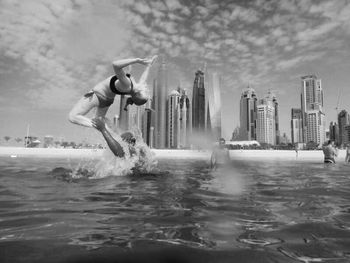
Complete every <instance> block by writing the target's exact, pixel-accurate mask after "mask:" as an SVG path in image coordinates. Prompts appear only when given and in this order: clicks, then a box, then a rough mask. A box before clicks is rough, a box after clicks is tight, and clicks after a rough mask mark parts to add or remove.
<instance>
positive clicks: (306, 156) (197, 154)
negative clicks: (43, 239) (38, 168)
mask: <svg viewBox="0 0 350 263" xmlns="http://www.w3.org/2000/svg"><path fill="white" fill-rule="evenodd" d="M104 151H106V149H69V148H24V147H0V158H21V157H40V158H91V159H94V158H98V157H100V156H102V153H103V152H104ZM152 152H153V153H154V154H155V156H156V158H157V159H186V160H187V159H192V160H193V159H194V160H206V161H209V160H210V155H211V151H208V150H181V149H164V150H160V149H152ZM230 157H231V159H232V160H251V161H252V162H253V161H255V160H289V161H296V160H297V161H320V162H322V161H323V152H322V151H320V150H318V151H306V150H302V151H299V152H298V156H297V154H296V152H295V151H294V150H230ZM336 159H337V160H338V161H339V162H342V161H344V160H345V150H339V152H338V157H337V158H336Z"/></svg>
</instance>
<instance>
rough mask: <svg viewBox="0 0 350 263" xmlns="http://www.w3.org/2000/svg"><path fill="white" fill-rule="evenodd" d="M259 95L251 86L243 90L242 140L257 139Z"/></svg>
mask: <svg viewBox="0 0 350 263" xmlns="http://www.w3.org/2000/svg"><path fill="white" fill-rule="evenodd" d="M256 118H257V97H256V94H255V90H254V89H253V88H251V87H249V86H248V87H247V89H245V90H243V92H242V95H241V100H240V131H239V138H240V140H247V141H251V140H256Z"/></svg>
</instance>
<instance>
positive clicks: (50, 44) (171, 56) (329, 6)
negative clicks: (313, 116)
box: [0, 0, 350, 142]
mask: <svg viewBox="0 0 350 263" xmlns="http://www.w3.org/2000/svg"><path fill="white" fill-rule="evenodd" d="M0 22H1V30H0V36H1V39H2V42H1V43H0V90H1V92H2V94H1V96H0V120H1V121H2V123H4V124H6V125H1V127H0V136H1V138H2V137H3V136H5V135H9V136H11V137H12V138H15V137H24V136H25V135H26V130H27V126H28V124H30V130H31V135H33V136H38V137H44V136H45V135H53V136H55V137H65V138H66V139H67V140H69V141H72V140H74V141H77V142H78V141H82V140H84V139H85V138H88V139H89V138H91V139H94V138H95V137H97V136H96V134H97V133H96V132H95V131H94V130H93V129H87V128H84V127H78V126H76V125H72V124H71V123H69V122H68V120H67V114H68V112H69V110H70V109H71V107H72V106H73V105H74V103H75V102H76V101H77V100H78V99H79V98H80V97H81V96H82V95H83V94H84V92H86V91H88V90H90V89H91V88H92V87H93V86H94V85H95V84H97V83H98V82H99V81H101V80H102V79H104V78H106V77H107V76H108V75H111V74H112V67H111V63H112V61H113V60H114V59H116V58H120V57H123V58H125V57H144V56H148V55H153V54H163V55H164V56H165V57H166V59H167V61H168V70H169V71H170V72H171V74H170V75H169V81H168V87H167V89H168V90H167V91H166V92H169V91H171V90H173V89H175V88H176V87H178V86H179V84H180V86H181V88H185V89H186V90H187V91H191V89H192V87H193V81H194V74H195V72H196V71H197V70H198V69H203V65H204V64H206V65H207V71H208V72H209V73H213V72H218V73H219V74H220V75H221V76H222V84H221V90H220V93H221V98H222V107H221V114H222V132H223V137H225V138H226V139H230V138H231V135H232V132H233V130H234V128H235V127H236V126H238V125H239V107H240V106H239V98H240V95H241V90H242V89H243V88H245V87H247V86H248V85H249V86H251V87H252V88H254V89H255V91H256V93H257V96H258V97H261V96H262V95H263V94H266V93H267V91H268V90H272V91H273V92H274V93H276V96H277V98H278V102H279V105H278V106H279V114H280V116H279V120H280V121H279V130H280V132H281V134H283V133H286V134H288V135H289V134H291V133H290V109H291V108H298V107H300V98H299V90H300V77H301V76H305V75H313V74H315V75H316V76H317V77H319V78H320V79H322V86H323V90H324V97H325V101H324V112H325V114H326V116H325V118H326V126H327V127H328V125H329V123H330V122H331V121H335V122H337V111H338V112H340V111H341V110H343V109H345V110H347V111H349V110H350V106H349V103H347V101H350V94H349V92H347V89H348V86H349V84H348V83H350V74H348V73H349V72H348V69H349V68H350V50H349V48H348V43H349V41H350V30H349V28H350V3H349V2H348V1H311V0H310V1H309V0H303V1H297V2H294V1H260V0H256V1H243V2H242V1H220V2H219V3H217V2H216V1H211V0H206V1H191V2H189V3H188V2H187V1H176V0H171V1H152V2H146V1H118V3H115V2H113V1H109V0H103V1H96V2H95V1H89V2H87V1H74V2H73V1H68V0H67V1H60V2H58V3H54V2H47V1H39V0H36V1H25V2H23V1H19V2H16V1H2V2H1V3H0ZM157 63H159V61H158V62H157ZM141 71H142V66H135V67H133V69H132V74H133V75H134V76H136V78H137V77H138V76H139V73H140V72H141ZM153 74H154V71H153ZM149 87H150V89H152V87H153V84H152V83H151V82H149ZM338 94H340V96H338ZM338 97H340V100H339V101H338ZM118 106H119V105H118V104H117V103H115V105H113V106H112V107H111V108H110V110H109V113H108V117H109V118H110V119H113V117H114V116H115V114H116V112H117V111H118ZM336 108H337V109H336Z"/></svg>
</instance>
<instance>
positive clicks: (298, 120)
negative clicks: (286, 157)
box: [291, 108, 303, 144]
mask: <svg viewBox="0 0 350 263" xmlns="http://www.w3.org/2000/svg"><path fill="white" fill-rule="evenodd" d="M291 117H292V118H291V137H292V143H293V144H295V143H302V142H303V121H302V112H301V109H295V108H293V109H292V116H291Z"/></svg>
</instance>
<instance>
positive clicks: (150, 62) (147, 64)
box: [139, 55, 158, 66]
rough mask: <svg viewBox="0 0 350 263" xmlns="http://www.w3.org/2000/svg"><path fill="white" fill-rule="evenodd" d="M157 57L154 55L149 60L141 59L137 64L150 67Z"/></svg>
mask: <svg viewBox="0 0 350 263" xmlns="http://www.w3.org/2000/svg"><path fill="white" fill-rule="evenodd" d="M157 57H158V56H157V55H155V56H153V57H151V58H141V59H140V61H139V62H140V64H142V65H146V66H151V65H152V64H153V63H154V61H155V60H156V59H157Z"/></svg>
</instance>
